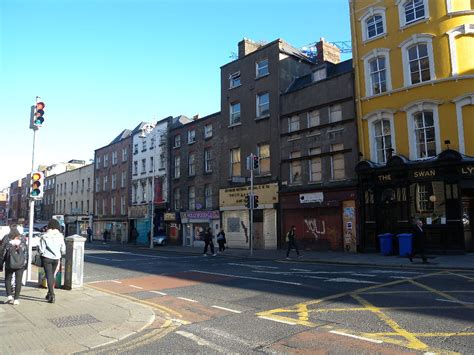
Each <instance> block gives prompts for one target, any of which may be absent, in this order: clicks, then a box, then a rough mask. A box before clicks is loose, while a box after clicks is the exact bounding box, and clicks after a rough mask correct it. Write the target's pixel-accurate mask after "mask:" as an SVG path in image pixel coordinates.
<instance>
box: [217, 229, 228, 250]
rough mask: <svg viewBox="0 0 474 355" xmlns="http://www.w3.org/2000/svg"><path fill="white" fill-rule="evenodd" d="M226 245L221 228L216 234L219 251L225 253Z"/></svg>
mask: <svg viewBox="0 0 474 355" xmlns="http://www.w3.org/2000/svg"><path fill="white" fill-rule="evenodd" d="M226 243H227V240H226V239H225V233H224V230H223V229H222V228H221V230H220V231H219V233H218V234H217V244H219V251H222V252H223V251H225V244H226Z"/></svg>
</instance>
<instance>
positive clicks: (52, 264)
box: [42, 257, 59, 296]
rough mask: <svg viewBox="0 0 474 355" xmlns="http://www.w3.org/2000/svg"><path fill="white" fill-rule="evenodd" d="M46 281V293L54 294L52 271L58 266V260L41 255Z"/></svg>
mask: <svg viewBox="0 0 474 355" xmlns="http://www.w3.org/2000/svg"><path fill="white" fill-rule="evenodd" d="M42 259H43V267H44V273H45V274H46V282H47V283H48V294H50V295H51V296H52V295H54V281H55V280H54V272H55V271H56V268H57V267H58V263H59V260H54V259H49V258H45V257H42Z"/></svg>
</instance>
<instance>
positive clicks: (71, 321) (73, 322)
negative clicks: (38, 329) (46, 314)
mask: <svg viewBox="0 0 474 355" xmlns="http://www.w3.org/2000/svg"><path fill="white" fill-rule="evenodd" d="M48 320H49V321H50V322H51V323H53V324H54V325H55V326H56V327H58V328H65V327H75V326H77V325H85V324H92V323H100V320H98V319H97V318H94V317H93V316H91V315H90V314H78V315H75V316H67V317H59V318H51V319H48Z"/></svg>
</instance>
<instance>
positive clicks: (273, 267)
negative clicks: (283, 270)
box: [227, 263, 278, 269]
mask: <svg viewBox="0 0 474 355" xmlns="http://www.w3.org/2000/svg"><path fill="white" fill-rule="evenodd" d="M227 265H233V266H245V267H252V268H260V269H278V267H277V266H265V265H249V264H239V263H227Z"/></svg>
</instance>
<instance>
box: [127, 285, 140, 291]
mask: <svg viewBox="0 0 474 355" xmlns="http://www.w3.org/2000/svg"><path fill="white" fill-rule="evenodd" d="M128 286H130V287H133V288H137V289H139V290H143V287H140V286H135V285H128Z"/></svg>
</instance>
